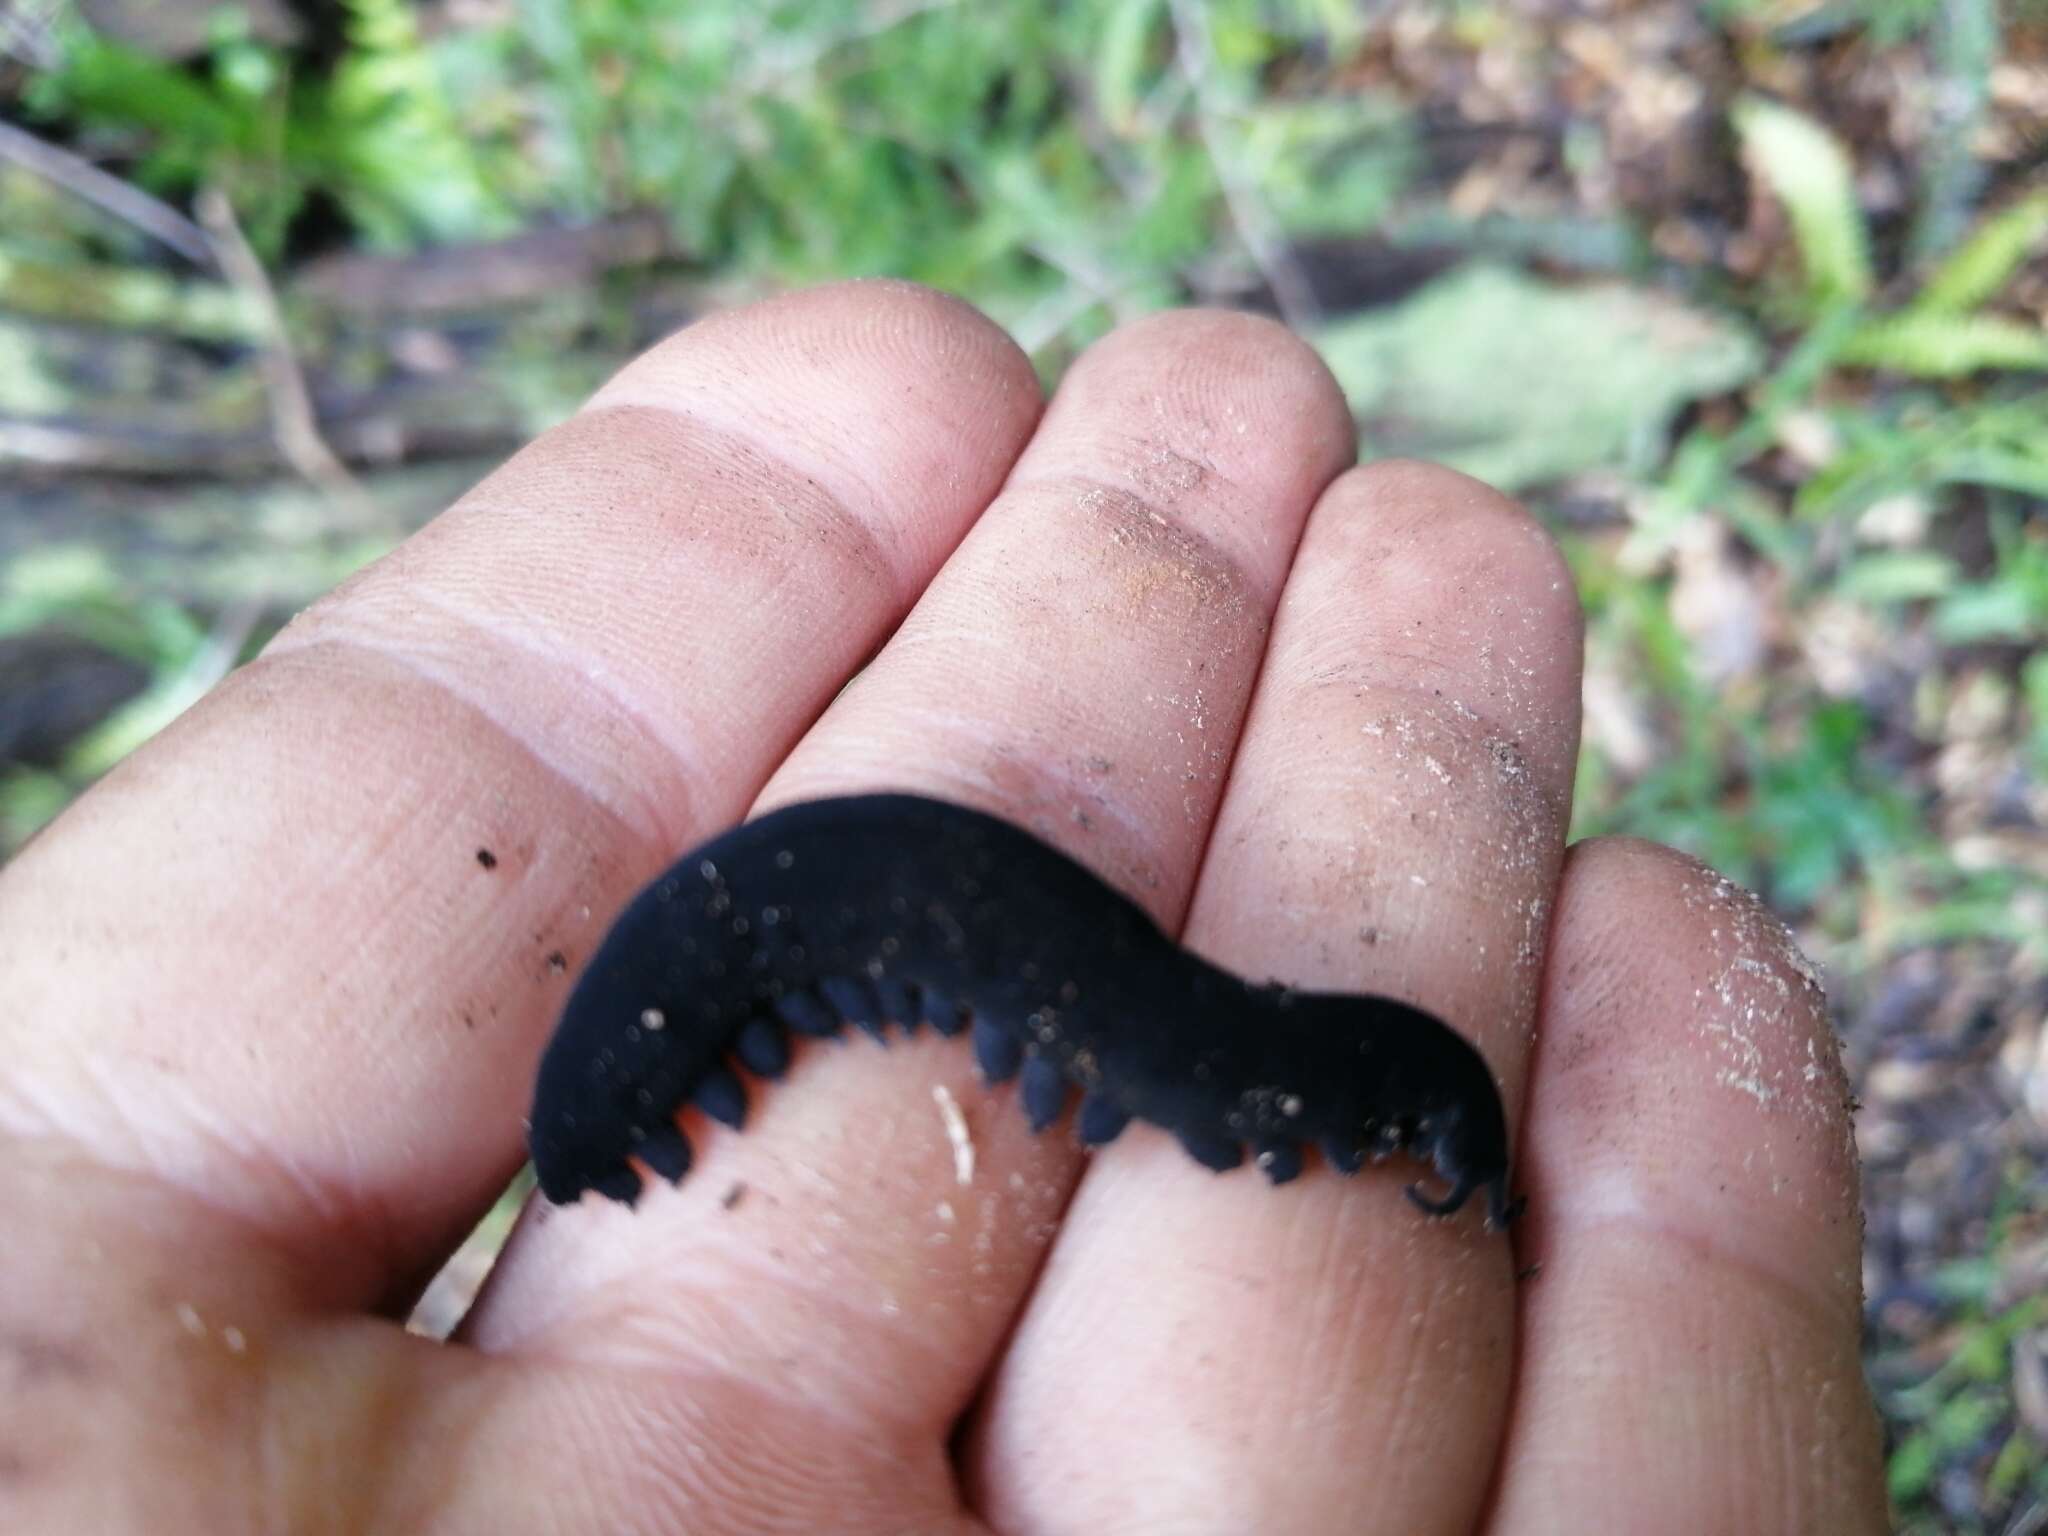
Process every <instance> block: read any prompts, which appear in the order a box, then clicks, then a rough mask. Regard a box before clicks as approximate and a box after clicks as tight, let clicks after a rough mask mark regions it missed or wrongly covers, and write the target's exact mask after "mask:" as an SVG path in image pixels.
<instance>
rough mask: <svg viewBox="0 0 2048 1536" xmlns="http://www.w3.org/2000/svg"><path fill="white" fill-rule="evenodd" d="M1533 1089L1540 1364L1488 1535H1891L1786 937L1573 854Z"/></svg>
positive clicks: (1826, 1140)
mask: <svg viewBox="0 0 2048 1536" xmlns="http://www.w3.org/2000/svg"><path fill="white" fill-rule="evenodd" d="M1555 933H1556V938H1555V940H1554V945H1553V952H1552V954H1551V957H1550V963H1549V967H1548V970H1547V973H1546V981H1545V987H1544V998H1543V1030H1542V1034H1541V1037H1540V1038H1541V1045H1540V1047H1539V1049H1538V1051H1537V1055H1536V1062H1535V1072H1534V1076H1533V1079H1532V1083H1531V1088H1530V1095H1529V1140H1528V1157H1527V1163H1526V1166H1527V1169H1528V1181H1529V1192H1530V1202H1529V1204H1530V1219H1529V1223H1528V1226H1527V1229H1526V1231H1525V1232H1524V1234H1523V1236H1524V1237H1525V1239H1526V1241H1527V1250H1526V1257H1527V1258H1528V1259H1529V1260H1530V1262H1532V1263H1533V1264H1536V1265H1540V1266H1541V1268H1540V1271H1539V1272H1538V1274H1537V1275H1536V1277H1535V1278H1534V1279H1533V1280H1532V1281H1531V1282H1530V1284H1529V1285H1528V1286H1527V1287H1526V1288H1525V1289H1524V1290H1523V1292H1522V1325H1523V1345H1524V1356H1523V1361H1522V1369H1521V1376H1520V1380H1519V1384H1518V1386H1517V1388H1516V1393H1515V1405H1514V1413H1513V1420H1512V1428H1511V1432H1510V1434H1509V1437H1508V1441H1507V1449H1506V1454H1505V1456H1504V1459H1503V1463H1502V1468H1503V1470H1502V1474H1501V1482H1500V1487H1499V1493H1498V1497H1497V1500H1496V1503H1495V1508H1494V1514H1493V1519H1492V1522H1491V1524H1490V1526H1489V1527H1488V1529H1490V1530H1493V1531H1497V1532H1500V1533H1502V1536H1507V1533H1519V1532H1536V1531H1553V1530H1557V1529H1559V1528H1561V1527H1562V1526H1566V1525H1569V1526H1570V1527H1572V1528H1573V1529H1583V1530H1623V1531H1626V1530H1650V1529H1663V1528H1668V1527H1669V1526H1670V1523H1671V1519H1672V1513H1671V1512H1672V1511H1674V1510H1683V1511H1685V1519H1684V1524H1685V1528H1686V1529H1687V1530H1691V1531H1702V1532H1718V1531H1728V1532H1737V1531H1740V1532H1744V1533H1750V1532H1754V1533H1759V1536H1762V1533H1772V1532H1788V1533H1789V1532H1795V1531H1839V1532H1843V1533H1845V1536H1847V1533H1852V1532H1872V1533H1875V1532H1881V1531H1883V1530H1885V1529H1887V1525H1886V1522H1885V1510H1884V1494H1883V1481H1882V1467H1881V1462H1880V1458H1879V1444H1878V1435H1877V1421H1876V1416H1875V1414H1874V1412H1873V1410H1872V1408H1871V1404H1870V1399H1869V1395H1868V1393H1867V1391H1866V1389H1865V1388H1864V1385H1863V1377H1862V1367H1861V1362H1860V1357H1859V1353H1858V1335H1859V1329H1860V1325H1861V1304H1860V1302H1861V1297H1860V1284H1859V1265H1860V1246H1861V1231H1860V1226H1859V1222H1858V1220H1857V1191H1856V1182H1857V1181H1856V1156H1855V1145H1854V1142H1853V1140H1852V1135H1851V1130H1850V1125H1849V1093H1848V1084H1847V1081H1846V1079H1845V1078H1844V1076H1843V1074H1842V1068H1841V1063H1840V1060H1839V1058H1838V1055H1837V1052H1836V1046H1835V1041H1834V1037H1833V1034H1832V1032H1831V1031H1830V1029H1829V1027H1828V1023H1827V1014H1826V1006H1825V1002H1824V999H1823V998H1822V996H1821V992H1820V988H1819V986H1818V985H1817V983H1816V981H1815V979H1814V976H1813V972H1812V970H1811V969H1810V967H1809V966H1808V965H1807V963H1806V961H1805V960H1804V958H1803V957H1802V956H1801V955H1800V954H1799V952H1798V950H1797V948H1796V947H1795V946H1794V944H1793V942H1792V939H1791V936H1790V935H1789V934H1788V933H1786V931H1785V928H1784V925H1783V924H1782V923H1780V922H1779V921H1778V920H1777V919H1776V918H1775V917H1773V916H1772V915H1771V914H1770V913H1769V911H1768V910H1767V909H1766V908H1765V907H1764V906H1763V905H1762V903H1760V902H1758V901H1757V900H1756V899H1755V898H1754V897H1753V896H1751V895H1750V894H1749V893H1748V892H1746V891H1741V890H1738V889H1736V888H1735V887H1734V886H1732V885H1730V884H1729V883H1728V882H1727V881H1726V880H1723V879H1721V878H1720V877H1719V876H1718V875H1715V874H1714V873H1713V872H1712V871H1710V870H1706V869H1702V868H1701V867H1700V866H1699V865H1697V864H1695V863H1693V862H1692V861H1691V860H1689V859H1686V858H1683V857H1681V856H1680V855H1678V854H1675V853H1672V852H1671V851H1669V850H1668V849H1663V848H1658V847H1656V846H1654V845H1652V844H1648V843H1636V842H1629V841H1622V840H1615V841H1603V842H1595V843H1586V844H1581V845H1579V846H1578V847H1577V848H1574V849H1573V850H1572V856H1571V859H1570V861H1569V862H1568V864H1567V865H1566V869H1565V876H1564V883H1563V887H1562V889H1561V891H1560V894H1559V899H1558V912H1557V926H1556V929H1555Z"/></svg>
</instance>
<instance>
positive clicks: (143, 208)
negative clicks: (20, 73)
mask: <svg viewBox="0 0 2048 1536" xmlns="http://www.w3.org/2000/svg"><path fill="white" fill-rule="evenodd" d="M0 159H4V160H12V161H13V162H14V163H15V164H16V165H19V166H21V167H22V168H24V169H25V170H28V171H31V172H33V173H34V174H36V175H38V176H40V177H42V178H43V179H44V180H45V181H47V182H49V183H50V184H51V185H52V186H57V187H62V188H63V189H64V190H65V191H66V192H69V193H70V194H71V195H72V196H74V197H76V198H79V199H80V200H81V201H84V202H88V203H91V204H92V205H93V207H95V208H97V209H99V210H100V211H101V212H102V213H106V214H110V215H112V216H113V217H114V218H117V219H119V220H121V221H122V222H123V223H124V224H129V225H132V226H134V227H135V228H136V229H139V230H141V231H142V232H143V233H144V234H145V235H148V236H149V237H150V238H151V239H152V240H155V241H157V242H159V243H160V244H163V245H167V246H169V247H170V248H171V249H172V250H174V251H176V252H177V253H178V254H179V255H180V256H182V257H184V258H185V259H186V260H187V261H189V262H191V263H192V264H193V265H194V266H196V267H204V268H206V269H207V270H209V271H213V270H217V264H216V262H215V259H214V249H213V245H212V243H211V242H210V241H208V239H207V238H206V232H205V231H204V230H202V229H200V228H199V227H198V226H197V225H196V224H194V223H193V222H192V221H191V220H190V219H188V218H186V217H185V216H184V215H183V214H182V213H179V212H178V211H177V209H175V208H173V207H171V206H170V205H169V204H167V203H163V202H159V201H158V200H157V199H156V198H153V197H151V196H150V195H149V194H148V193H147V192H144V191H143V190H142V189H141V188H139V187H133V186H130V185H129V184H128V183H127V182H125V181H123V180H122V179H121V178H120V177H118V176H113V175H109V174H108V173H107V172H105V171H103V170H101V169H100V168H99V167H98V166H96V165H94V164H93V163H92V162H91V161H90V160H87V159H85V158H84V157H83V156H81V155H75V154H73V153H72V152H71V151H70V150H68V149H65V148H63V147H61V146H59V145H56V144H51V143H47V142H45V141H44V140H42V139H39V138H37V137H36V136H35V135H34V134H32V133H30V132H29V131H28V130H27V129H26V128H22V127H19V126H18V125H16V124H14V123H10V122H7V121H5V120H4V119H0Z"/></svg>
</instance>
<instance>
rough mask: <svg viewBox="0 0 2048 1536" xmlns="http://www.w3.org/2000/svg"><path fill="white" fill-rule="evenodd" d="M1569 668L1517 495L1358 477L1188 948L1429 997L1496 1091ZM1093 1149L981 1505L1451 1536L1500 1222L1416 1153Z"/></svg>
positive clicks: (1167, 1524) (993, 1409) (1503, 1326)
mask: <svg viewBox="0 0 2048 1536" xmlns="http://www.w3.org/2000/svg"><path fill="white" fill-rule="evenodd" d="M1578 686H1579V617H1578V606H1577V601H1576V598H1575V595H1574V593H1573V590H1572V585H1571V580H1570V577H1569V575H1568V574H1567V573H1566V571H1565V568H1564V566H1563V563H1562V561H1561V559H1560V558H1559V556H1558V553H1557V551H1556V549H1555V547H1554V546H1553V545H1552V544H1551V542H1550V540H1549V539H1548V537H1547V536H1546V535H1545V534H1544V532H1543V530H1542V529H1541V527H1540V526H1539V525H1538V524H1537V523H1536V522H1535V521H1533V520H1532V519H1531V518H1530V517H1528V516H1527V515H1526V514H1525V513H1523V512H1522V511H1521V510H1520V509H1519V508H1517V507H1515V506H1514V505H1513V504H1512V503H1510V502H1508V501H1507V500H1505V499H1504V498H1502V497H1501V496H1499V495H1497V494H1495V493H1494V492H1492V491H1490V490H1488V489H1486V488H1485V487H1483V486H1481V485H1479V484H1477V483H1476V482H1474V481H1471V480H1468V479H1466V478H1465V477H1463V476H1461V475H1456V474H1453V473H1451V472H1449V471H1447V470H1441V469H1436V468H1432V467H1428V466H1422V465H1412V464H1380V465H1375V466H1373V467H1371V468H1367V469H1361V470H1356V471H1353V472H1352V473H1351V474H1349V475H1347V476H1345V477H1344V478H1343V479H1341V480H1339V481H1338V482H1337V483H1336V484H1335V485H1334V486H1332V487H1331V489H1330V490H1329V492H1328V493H1327V494H1326V495H1325V496H1324V497H1323V499H1322V501H1321V502H1320V503H1319V505H1318V506H1317V508H1316V510H1315V513H1314V516H1313V517H1312V518H1311V520H1310V522H1309V526H1308V530H1307V533H1306V535H1305V536H1304V539H1303V542H1302V548H1301V551H1300V555H1299V557H1298V559H1297V560H1296V563H1295V566H1294V571H1293V574H1292V575H1291V576H1290V577H1289V579H1288V583H1287V590H1286V594H1285V596H1284V598H1283V600H1282V602H1281V605H1280V610H1279V615H1278V618H1277V620H1276V624H1275V629H1274V634H1273V642H1272V646H1271V649H1270V651H1269V653H1268V655H1267V658H1266V664H1265V669H1264V672H1263V674H1262V676H1261V677H1260V680H1259V692H1258V703H1257V707H1256V709H1255V710H1254V712H1253V714H1252V717H1251V719H1250V721H1249V722H1248V724H1247V728H1246V732H1245V738H1244V742H1243V745H1242V746H1241V748H1240V749H1239V752H1238V756H1237V761H1236V763H1235V765H1234V767H1233V769H1232V773H1231V781H1230V790H1229V793H1228V795H1227V797H1226V798H1225V800H1224V803H1223V807H1222V810H1221V812H1220V814H1219V816H1218V818H1217V824H1216V834H1215V839H1214V841H1213V843H1212V844H1211V846H1210V850H1209V856H1208V861H1207V863H1206V865H1205V866H1204V868H1203V871H1202V878H1201V883H1200V886H1199V888H1198V890H1197V892H1196V896H1195V901H1194V906H1193V909H1192V911H1191V913H1190V916H1189V920H1188V927H1187V941H1188V943H1189V944H1190V946H1191V947H1193V948H1195V949H1198V950H1201V951H1202V952H1204V953H1207V954H1210V955H1213V956H1215V957H1216V958H1218V959H1219V960H1220V961H1221V962H1222V963H1224V964H1226V965H1229V966H1231V967H1232V968H1234V969H1236V970H1239V971H1244V972H1250V973H1254V974H1261V973H1268V972H1270V973H1276V974H1277V975H1279V976H1280V977H1282V978H1283V979H1285V980H1287V981H1289V982H1294V983H1298V984H1301V985H1303V986H1307V987H1312V988H1319V989H1331V990H1344V991H1375V992H1383V993H1389V994H1392V995H1394V996H1396V997H1399V998H1402V999H1405V1000H1408V1001H1411V1002H1414V1003H1417V1004H1420V1005H1421V1006H1423V1007H1425V1008H1427V1009H1429V1010H1431V1011H1432V1012H1435V1013H1437V1014H1439V1015H1440V1016H1442V1017H1443V1018H1445V1019H1446V1020H1448V1021H1449V1022H1450V1023H1451V1024H1452V1025H1453V1027H1455V1028H1457V1029H1459V1030H1460V1031H1462V1032H1463V1033H1465V1034H1466V1035H1467V1036H1469V1037H1471V1038H1473V1039H1474V1040H1476V1041H1477V1042H1478V1043H1479V1044H1480V1045H1481V1047H1482V1048H1483V1049H1484V1051H1485V1053H1486V1055H1487V1056H1488V1058H1489V1060H1490V1061H1491V1062H1492V1064H1493V1065H1494V1067H1495V1069H1496V1070H1497V1071H1498V1072H1499V1073H1500V1074H1501V1075H1502V1077H1503V1078H1504V1080H1505V1083H1506V1099H1507V1102H1508V1103H1509V1104H1510V1105H1513V1104H1514V1103H1516V1101H1517V1098H1518V1096H1519V1087H1520V1083H1521V1074H1522V1067H1523V1059H1524V1056H1525V1054H1526V1051H1527V1042H1528V1033H1527V1031H1528V1027H1529V1022H1530V1017H1531V1013H1532V1010H1533V1006H1534V1001H1535V992H1536V978H1537V975H1538V968H1539V963H1540V958H1541V949H1542V942H1543V935H1544V931H1545V925H1546V918H1547V913H1548V904H1549V901H1550V897H1551V892H1552V886H1553V882H1554V880H1555V878H1556V872H1557V867H1558V863H1559V860H1560V857H1561V854H1562V839H1563V832H1564V824H1565V816H1566V809H1567V804H1568V797H1569V786H1570V774H1571V763H1572V760H1573V756H1574V753H1575V750H1576V746H1577V727H1578V709H1577V699H1578ZM1111 1150H1112V1154H1113V1155H1111V1156H1108V1157H1105V1158H1104V1159H1102V1161H1101V1162H1100V1164H1099V1165H1098V1167H1097V1169H1096V1171H1095V1173H1094V1174H1093V1175H1092V1176H1091V1177H1090V1178H1089V1179H1088V1180H1086V1181H1085V1182H1084V1183H1083V1184H1082V1186H1081V1189H1080V1191H1079V1193H1078V1195H1077V1197H1076V1199H1075V1201H1074V1204H1073V1206H1072V1208H1071V1209H1070V1210H1069V1211H1068V1214H1067V1220H1066V1223H1065V1226H1064V1228H1063V1230H1062V1232H1061V1236H1060V1240H1059V1243H1058V1245H1057V1246H1056V1247H1055V1249H1054V1250H1053V1254H1052V1256H1051V1259H1050V1261H1049V1263H1048V1265H1047V1268H1046V1272H1045V1274H1044V1276H1043V1277H1042V1279H1041V1281H1040V1283H1039V1285H1038V1287H1037V1289H1036V1290H1035V1291H1034V1293H1033V1295H1032V1298H1031V1302H1030V1305H1029V1307H1028V1309H1027V1311H1026V1313H1025V1316H1024V1319H1023V1321H1022V1322H1021V1324H1020V1325H1019V1328H1018V1331H1017V1334H1016V1337H1015V1339H1014V1341H1013V1343H1012V1345H1011V1348H1010V1350H1009V1351H1008V1353H1007V1354H1006V1356H1005V1359H1004V1363H1003V1366H1002V1368H1001V1372H1000V1374H999V1376H998V1378H997V1381H996V1384H995V1386H994V1389H993V1391H992V1393H991V1396H990V1398H989V1401H988V1405H987V1410H986V1416H985V1420H984V1423H983V1425H982V1428H981V1433H980V1440H979V1445H978V1447H977V1451H976V1456H975V1466H976V1468H977V1469H978V1474H979V1477H980V1480H981V1483H982V1486H983V1488H984V1489H985V1490H986V1505H987V1508H988V1509H989V1511H990V1512H991V1515H992V1517H993V1518H994V1520H995V1522H996V1523H997V1524H998V1525H1000V1526H1002V1527H1003V1528H1004V1529H1014V1530H1020V1531H1033V1532H1050V1531H1063V1530H1102V1529H1128V1528H1135V1527H1137V1526H1140V1525H1142V1526H1144V1527H1146V1528H1147V1529H1154V1528H1156V1529H1169V1528H1170V1529H1173V1530H1176V1531H1189V1532H1194V1531H1211V1530H1213V1531H1241V1530H1250V1529H1258V1530H1267V1531H1325V1530H1345V1531H1388V1532H1401V1533H1422V1532H1432V1531H1445V1532H1450V1531H1456V1532H1459V1533H1461V1536H1462V1533H1463V1532H1464V1531H1466V1530H1467V1529H1468V1523H1469V1521H1470V1520H1471V1518H1472V1516H1473V1514H1474V1512H1475V1511H1476V1509H1477V1508H1478V1505H1479V1501H1480V1499H1481V1498H1482V1497H1483V1494H1484V1490H1485V1485H1486V1478H1487V1474H1488V1470H1489V1468H1490V1466H1491V1461H1492V1456H1493V1451H1494V1445H1495V1438H1494V1437H1495V1433H1496V1430H1497V1426H1498V1424H1499V1421H1500V1417H1501V1414H1502V1411H1503V1408H1504V1406H1505V1403H1506V1395H1507V1387H1508V1382H1509V1376H1510V1369H1511V1366H1512V1347H1511V1346H1512V1336H1513V1332H1512V1329H1513V1293H1512V1273H1511V1258H1510V1247H1509V1244H1508V1242H1507V1241H1506V1240H1505V1239H1503V1238H1502V1237H1501V1236H1499V1235H1497V1234H1493V1235H1490V1234H1487V1233H1485V1232H1484V1231H1482V1230H1481V1225H1480V1222H1479V1220H1478V1218H1477V1215H1476V1213H1475V1212H1473V1211H1472V1210H1470V1209H1469V1208H1468V1210H1467V1212H1466V1213H1465V1214H1464V1215H1462V1216H1461V1217H1459V1218H1458V1219H1455V1220H1438V1219H1434V1218H1431V1217H1427V1216H1424V1215H1422V1214H1420V1213H1419V1212H1417V1211H1415V1210H1414V1209H1412V1208H1411V1207H1410V1206H1409V1205H1408V1204H1407V1203H1406V1202H1405V1201H1404V1200H1403V1199H1402V1198H1401V1194H1400V1188H1401V1185H1402V1184H1404V1183H1406V1182H1409V1181H1410V1180H1412V1179H1414V1178H1415V1177H1416V1170H1415V1169H1414V1168H1413V1167H1412V1166H1407V1165H1403V1166H1397V1167H1390V1168H1387V1169H1382V1170H1368V1171H1367V1172H1366V1173H1365V1174H1363V1175H1362V1176H1361V1177H1360V1179H1359V1180H1357V1181H1347V1180H1344V1179H1342V1178H1339V1177H1337V1176H1336V1175H1335V1174H1334V1172H1333V1171H1332V1170H1330V1169H1329V1168H1328V1167H1327V1166H1323V1165H1316V1166H1312V1167H1311V1168H1310V1170H1309V1172H1308V1173H1307V1174H1306V1175H1305V1176H1304V1177H1302V1178H1300V1179H1298V1180H1296V1181H1295V1182H1293V1183H1291V1184H1288V1185H1285V1186H1283V1187H1280V1188H1268V1187H1267V1186H1266V1183H1265V1181H1264V1180H1262V1179H1259V1178H1258V1177H1256V1176H1255V1175H1253V1174H1250V1173H1245V1174H1242V1175H1236V1176H1231V1177H1226V1178H1223V1179H1221V1180H1212V1179H1208V1178H1205V1177H1198V1176H1195V1174H1193V1173H1192V1172H1191V1171H1190V1170H1189V1169H1188V1168H1187V1167H1186V1166H1185V1165H1184V1164H1183V1163H1182V1162H1181V1161H1179V1160H1177V1159H1176V1158H1174V1157H1172V1156H1171V1155H1169V1154H1167V1153H1166V1152H1165V1151H1164V1150H1163V1149H1161V1148H1159V1147H1157V1146H1143V1145H1133V1146H1131V1147H1129V1148H1125V1147H1123V1146H1118V1147H1116V1148H1113V1149H1111ZM1132 1401H1143V1402H1145V1403H1147V1404H1148V1405H1150V1406H1149V1407H1148V1410H1147V1412H1145V1413H1143V1414H1132V1413H1130V1412H1129V1411H1128V1406H1127V1405H1128V1404H1129V1403H1130V1402H1132ZM1133 1469H1137V1473H1136V1475H1135V1476H1134V1475H1133Z"/></svg>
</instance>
